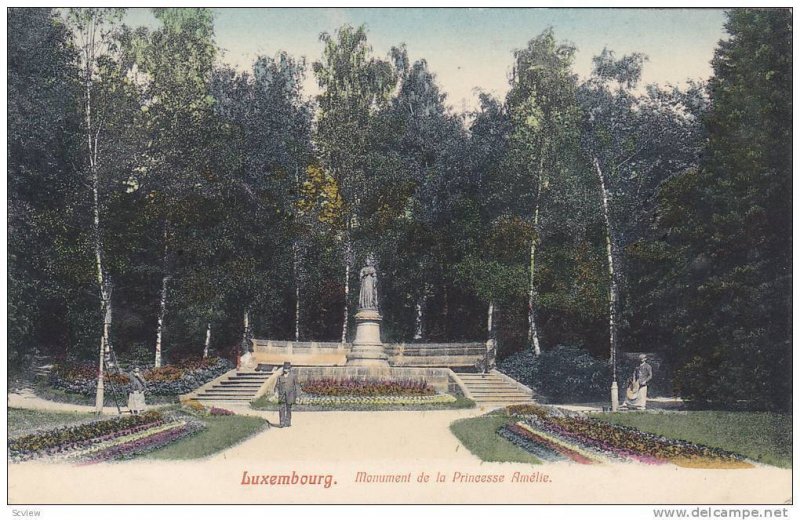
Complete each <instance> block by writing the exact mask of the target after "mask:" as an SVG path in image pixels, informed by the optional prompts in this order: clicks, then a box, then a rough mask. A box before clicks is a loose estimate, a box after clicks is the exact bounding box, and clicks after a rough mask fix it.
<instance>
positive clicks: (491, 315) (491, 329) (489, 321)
mask: <svg viewBox="0 0 800 520" xmlns="http://www.w3.org/2000/svg"><path fill="white" fill-rule="evenodd" d="M493 318H494V302H493V301H491V302H489V311H488V312H487V313H486V332H487V334H488V335H489V339H492V338H493V337H494V324H493V323H492V320H493Z"/></svg>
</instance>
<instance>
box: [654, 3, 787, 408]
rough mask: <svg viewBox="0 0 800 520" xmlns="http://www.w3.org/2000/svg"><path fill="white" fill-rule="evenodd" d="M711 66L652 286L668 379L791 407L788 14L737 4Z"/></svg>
mask: <svg viewBox="0 0 800 520" xmlns="http://www.w3.org/2000/svg"><path fill="white" fill-rule="evenodd" d="M727 17H728V21H727V23H726V25H725V28H726V30H727V31H728V33H729V37H728V38H727V39H726V40H723V41H721V42H720V44H719V47H718V49H717V51H716V53H715V55H714V59H713V61H712V64H713V67H714V76H713V78H712V79H711V81H710V83H709V93H710V99H711V108H710V111H709V113H708V116H707V118H706V120H705V122H706V127H707V131H708V146H707V150H706V153H705V154H704V157H703V161H702V163H701V165H700V167H699V168H695V169H693V170H691V171H689V172H687V173H686V174H685V175H683V176H680V177H678V178H676V179H674V180H672V181H671V182H670V183H669V184H668V188H669V191H668V192H666V193H665V195H664V197H662V199H661V221H660V222H659V230H660V231H661V236H663V237H664V241H663V242H664V243H665V244H667V245H668V246H669V247H670V248H672V249H673V250H674V251H676V252H677V253H678V254H677V255H676V258H675V259H674V268H673V269H671V270H670V272H668V273H667V275H668V278H667V279H670V280H673V282H672V285H671V286H666V282H665V283H664V284H663V285H661V286H660V288H661V289H662V291H663V292H662V294H664V293H665V296H666V298H665V300H666V301H675V300H677V301H679V302H680V305H679V306H676V307H677V308H674V309H669V308H667V309H664V310H663V312H664V313H665V314H666V315H667V316H669V317H670V318H671V319H672V322H673V326H674V329H673V330H674V333H673V334H674V336H673V337H672V342H673V352H674V354H673V355H674V361H675V364H676V365H677V373H676V383H677V386H678V387H679V389H680V391H681V393H682V395H684V396H685V397H687V398H688V399H691V400H693V401H694V402H697V403H709V402H710V403H713V404H715V405H724V406H746V407H749V408H756V409H777V410H791V403H792V392H791V382H792V376H791V365H792V363H791V360H792V349H791V293H792V291H791V287H792V272H791V266H792V198H791V192H792V189H791V188H792V41H793V39H792V13H791V11H790V10H788V9H734V10H732V11H729V12H728V13H727Z"/></svg>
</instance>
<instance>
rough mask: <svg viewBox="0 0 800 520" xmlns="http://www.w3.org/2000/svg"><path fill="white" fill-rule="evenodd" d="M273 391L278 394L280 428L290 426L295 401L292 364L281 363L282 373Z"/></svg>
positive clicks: (295, 392)
mask: <svg viewBox="0 0 800 520" xmlns="http://www.w3.org/2000/svg"><path fill="white" fill-rule="evenodd" d="M275 390H276V391H277V392H278V403H279V404H280V409H279V411H278V417H279V418H280V422H281V428H287V427H289V426H291V425H292V405H293V404H294V403H295V401H297V393H298V391H299V389H298V387H297V373H296V372H295V371H294V370H292V364H291V363H290V362H288V361H285V362H284V363H283V371H282V372H281V375H280V376H278V382H277V383H276V384H275Z"/></svg>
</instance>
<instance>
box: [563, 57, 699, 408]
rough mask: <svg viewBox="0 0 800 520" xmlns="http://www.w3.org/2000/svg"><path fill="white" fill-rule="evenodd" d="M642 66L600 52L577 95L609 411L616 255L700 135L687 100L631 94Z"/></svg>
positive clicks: (692, 154)
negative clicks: (592, 193) (595, 240)
mask: <svg viewBox="0 0 800 520" xmlns="http://www.w3.org/2000/svg"><path fill="white" fill-rule="evenodd" d="M644 61H645V57H644V56H643V55H640V54H632V55H627V56H623V57H621V58H619V59H617V58H616V57H615V55H614V53H613V52H611V51H608V50H605V49H604V50H603V52H602V53H601V54H600V55H599V56H597V57H596V58H595V59H594V72H593V75H592V77H591V78H590V79H589V80H588V81H586V82H585V83H584V84H583V85H582V86H581V88H580V89H579V92H578V95H579V101H580V102H581V105H582V110H583V132H582V142H583V149H584V153H585V155H586V158H587V161H588V162H589V164H590V167H591V169H592V170H593V171H594V173H595V175H596V176H597V181H598V184H599V187H600V190H599V191H600V200H601V208H602V215H603V220H604V222H605V242H606V257H607V266H608V280H609V293H608V294H609V297H608V313H609V324H608V329H609V341H610V363H611V366H612V406H613V407H615V406H616V400H617V397H618V396H617V392H616V384H617V380H616V375H617V361H616V355H617V353H618V352H619V345H618V339H619V329H620V286H621V283H622V281H623V280H624V276H623V274H622V273H621V266H622V260H623V259H624V255H623V251H624V250H625V248H626V246H627V245H629V244H630V243H632V242H633V241H635V239H636V238H638V237H640V236H641V235H640V233H641V229H642V222H643V220H644V219H646V218H647V217H648V216H649V214H650V212H649V211H648V210H650V209H652V203H653V201H654V200H655V199H656V197H657V195H658V192H659V190H660V189H661V187H662V186H663V183H664V182H665V181H666V180H667V179H669V178H670V177H671V176H673V175H677V174H679V173H681V172H683V171H685V170H686V169H688V168H690V167H692V166H693V165H695V164H696V162H697V158H698V152H699V148H698V145H699V143H700V141H699V136H700V135H701V134H700V133H699V124H698V122H699V119H698V118H697V117H696V113H693V111H692V110H691V107H689V106H687V105H685V104H684V103H691V102H692V101H694V100H695V98H694V97H693V96H691V95H685V94H684V93H681V92H680V91H678V90H672V91H664V90H662V89H658V88H655V87H650V88H648V89H647V92H646V93H644V94H642V93H639V92H636V91H635V90H634V89H635V87H636V85H637V84H638V82H639V80H640V78H641V71H642V66H643V63H644Z"/></svg>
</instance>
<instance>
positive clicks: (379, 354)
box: [347, 309, 389, 367]
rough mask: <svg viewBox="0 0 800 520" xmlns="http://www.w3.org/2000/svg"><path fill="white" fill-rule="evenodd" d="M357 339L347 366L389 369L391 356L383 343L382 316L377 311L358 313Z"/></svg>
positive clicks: (348, 356)
mask: <svg viewBox="0 0 800 520" xmlns="http://www.w3.org/2000/svg"><path fill="white" fill-rule="evenodd" d="M355 318H356V338H355V340H353V348H352V350H350V352H349V353H348V354H347V366H360V367H388V366H389V356H387V355H386V352H385V351H384V349H383V343H382V342H381V321H382V320H383V318H381V315H380V313H379V312H378V311H376V310H370V309H360V310H359V311H358V312H357V313H356V316H355Z"/></svg>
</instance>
